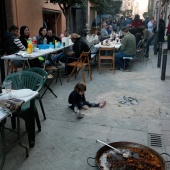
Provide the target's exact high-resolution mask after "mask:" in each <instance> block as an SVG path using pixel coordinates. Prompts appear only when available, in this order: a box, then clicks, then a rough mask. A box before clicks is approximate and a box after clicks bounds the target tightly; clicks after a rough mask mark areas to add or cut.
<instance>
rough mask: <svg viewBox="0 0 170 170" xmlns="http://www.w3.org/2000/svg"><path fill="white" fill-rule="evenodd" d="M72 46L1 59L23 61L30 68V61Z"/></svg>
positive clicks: (12, 55)
mask: <svg viewBox="0 0 170 170" xmlns="http://www.w3.org/2000/svg"><path fill="white" fill-rule="evenodd" d="M72 45H73V43H71V44H69V45H66V46H61V47H60V48H55V49H53V48H48V49H45V50H38V51H37V52H33V53H31V54H26V55H24V57H23V56H21V55H17V54H11V55H6V56H3V57H1V59H3V60H22V61H26V62H27V64H28V66H29V62H28V60H33V59H35V58H38V57H40V56H45V55H49V54H53V53H56V52H57V51H60V50H63V49H64V48H67V47H70V46H72ZM44 66H45V65H44ZM4 71H5V70H4ZM2 81H3V80H2Z"/></svg>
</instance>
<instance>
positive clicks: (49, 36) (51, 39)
mask: <svg viewBox="0 0 170 170" xmlns="http://www.w3.org/2000/svg"><path fill="white" fill-rule="evenodd" d="M55 40H56V41H57V42H60V43H61V39H60V38H59V37H57V36H56V35H55V34H53V33H52V29H50V28H49V29H48V31H47V44H49V43H50V42H52V43H53V44H54V43H55ZM63 55H64V52H63V51H62V50H60V51H58V53H57V54H55V55H54V56H53V57H52V61H53V63H52V64H54V63H55V64H56V63H57V64H56V65H59V64H58V62H59V59H60V58H61V57H62V56H63ZM48 65H51V62H50V61H47V62H46V66H48Z"/></svg>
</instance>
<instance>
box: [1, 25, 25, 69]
mask: <svg viewBox="0 0 170 170" xmlns="http://www.w3.org/2000/svg"><path fill="white" fill-rule="evenodd" d="M18 36H19V28H18V27H17V26H15V25H12V26H11V27H10V28H9V31H6V32H5V33H4V42H3V50H4V52H5V53H6V54H7V55H11V54H15V53H17V52H19V51H20V50H22V51H24V50H26V48H25V47H24V45H23V44H22V43H21V41H20V39H19V38H18ZM12 63H13V64H14V66H15V67H19V66H22V65H23V62H22V61H21V60H12Z"/></svg>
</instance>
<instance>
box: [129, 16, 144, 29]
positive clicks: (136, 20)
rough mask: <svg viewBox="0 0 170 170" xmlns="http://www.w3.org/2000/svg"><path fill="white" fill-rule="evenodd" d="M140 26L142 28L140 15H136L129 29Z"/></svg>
mask: <svg viewBox="0 0 170 170" xmlns="http://www.w3.org/2000/svg"><path fill="white" fill-rule="evenodd" d="M140 26H142V20H141V19H140V15H138V14H136V15H135V18H134V20H133V21H132V25H131V27H135V28H138V27H140Z"/></svg>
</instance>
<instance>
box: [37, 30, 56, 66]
mask: <svg viewBox="0 0 170 170" xmlns="http://www.w3.org/2000/svg"><path fill="white" fill-rule="evenodd" d="M36 39H37V45H40V44H47V30H46V28H45V27H41V28H40V29H39V35H37V36H36ZM44 58H45V59H46V60H48V61H49V62H50V64H51V65H55V63H54V62H53V60H52V59H51V55H46V56H43V60H44Z"/></svg>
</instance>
